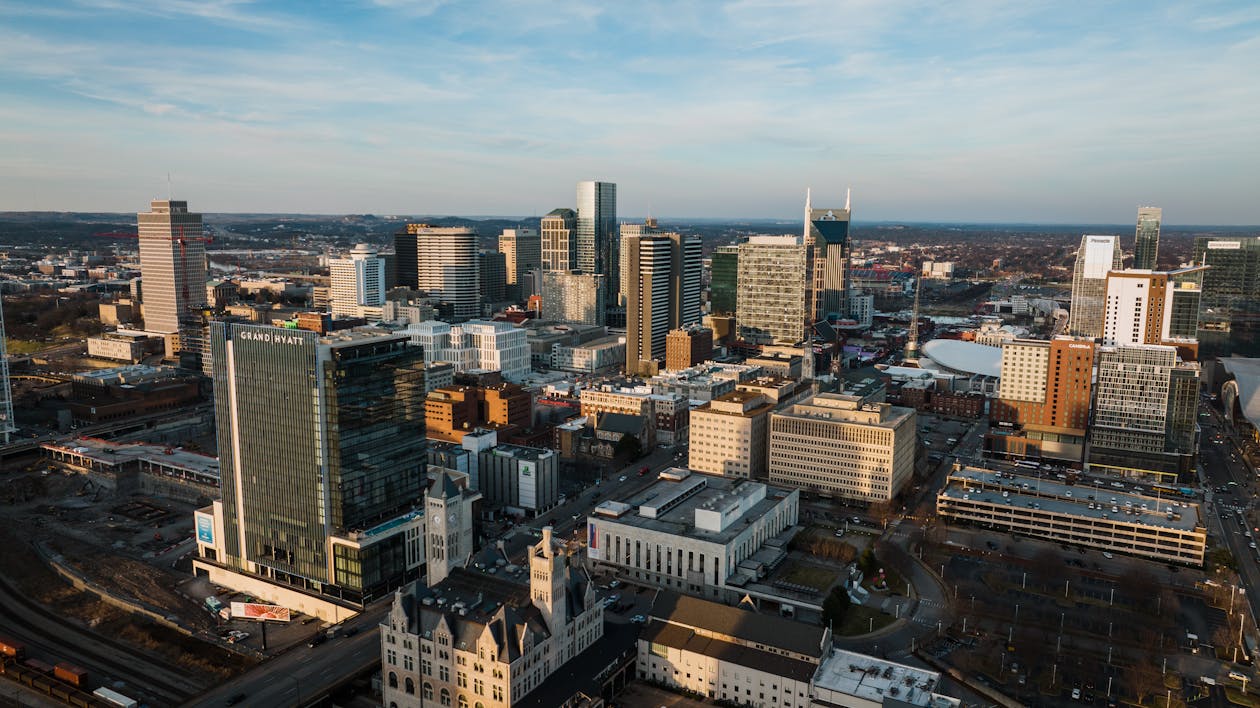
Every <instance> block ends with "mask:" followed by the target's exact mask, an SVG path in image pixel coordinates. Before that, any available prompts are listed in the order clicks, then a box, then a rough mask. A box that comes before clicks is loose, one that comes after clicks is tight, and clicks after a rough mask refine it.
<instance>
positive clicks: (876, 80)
mask: <svg viewBox="0 0 1260 708" xmlns="http://www.w3.org/2000/svg"><path fill="white" fill-rule="evenodd" d="M5 9H6V14H7V15H8V16H9V17H10V22H9V23H8V27H6V28H5V29H3V30H0V58H3V61H0V67H3V68H0V96H3V97H4V99H5V100H4V107H3V108H0V115H3V116H4V120H5V124H6V127H7V130H6V131H5V132H4V133H3V134H0V151H2V153H3V154H4V155H5V156H6V158H5V159H4V161H3V162H2V163H0V164H3V165H4V167H3V168H2V169H0V187H2V188H0V194H3V195H4V197H3V198H0V209H4V210H75V211H115V212H125V211H127V210H129V209H130V208H131V207H130V205H132V204H134V203H135V202H136V201H137V196H136V195H140V197H142V198H146V197H161V196H167V195H169V196H175V197H179V198H187V199H190V200H194V201H195V202H196V203H197V204H198V206H199V211H201V212H203V213H206V212H209V213H222V212H273V213H274V212H277V211H281V212H301V213H383V214H396V213H404V214H405V213H430V214H443V213H446V214H486V213H488V212H490V213H518V214H535V215H542V214H545V213H546V212H547V211H548V210H550V209H551V208H553V207H555V206H556V205H558V204H567V203H568V201H569V199H570V198H571V197H570V195H571V194H572V185H573V183H574V181H577V180H583V179H600V180H607V181H610V182H615V183H617V184H618V185H619V190H618V191H619V192H620V195H619V197H620V198H619V202H620V204H619V205H618V210H619V212H620V213H622V214H648V215H657V216H663V217H666V218H671V217H672V218H682V217H687V218H712V217H729V218H755V217H762V218H790V217H792V216H794V215H795V214H796V213H797V209H798V208H799V206H798V205H799V203H800V195H801V193H802V192H803V191H804V189H805V188H806V187H811V186H812V187H813V188H814V189H815V191H816V195H817V198H818V200H820V203H822V202H825V203H835V202H838V199H839V195H840V193H841V191H842V190H843V189H845V188H846V187H850V186H851V187H853V189H854V198H855V201H856V202H857V203H858V204H859V205H860V209H859V214H858V216H859V217H860V218H859V220H860V221H868V222H875V221H887V220H893V221H927V222H932V221H944V222H958V221H963V222H1010V221H1015V222H1025V223H1027V222H1047V223H1073V222H1075V223H1091V222H1095V223H1096V222H1106V223H1117V224H1121V223H1126V222H1129V221H1130V220H1131V219H1132V210H1133V208H1134V207H1136V206H1139V205H1142V204H1159V205H1161V206H1163V207H1164V209H1165V210H1166V212H1167V214H1168V215H1169V217H1170V219H1171V222H1172V223H1174V224H1222V225H1228V224H1256V223H1260V207H1257V206H1255V205H1254V202H1253V200H1250V199H1249V198H1248V195H1247V193H1246V192H1247V185H1248V184H1249V183H1250V180H1249V179H1248V178H1247V175H1249V174H1250V169H1251V167H1250V166H1251V165H1252V164H1254V163H1255V161H1256V158H1257V157H1260V139H1258V138H1257V136H1256V135H1255V134H1254V131H1252V130H1250V129H1249V127H1248V126H1249V124H1250V123H1249V116H1250V115H1252V114H1254V112H1255V110H1256V108H1257V107H1260V90H1258V89H1257V88H1256V86H1255V84H1254V82H1253V81H1251V80H1250V77H1249V76H1248V70H1247V67H1249V66H1254V65H1256V64H1260V45H1258V44H1257V43H1256V42H1255V41H1254V35H1255V30H1256V28H1257V25H1258V24H1260V11H1258V10H1257V9H1256V8H1254V7H1253V6H1250V5H1247V4H1244V3H1220V4H1214V5H1210V6H1204V5H1195V6H1194V7H1193V8H1190V7H1180V6H1176V5H1173V4H1161V5H1154V6H1150V5H1144V4H1137V3H1132V4H1124V5H1119V6H1115V5H1113V6H1108V7H1106V8H1073V9H1072V10H1071V11H1069V12H1064V11H1063V10H1062V9H1061V8H1058V7H1056V6H1053V5H1045V6H1019V7H990V6H988V5H986V4H983V3H964V4H960V5H950V6H948V7H940V8H928V9H924V8H921V7H916V6H913V5H910V4H900V3H892V4H879V5H868V4H866V3H861V2H852V3H817V4H815V3H808V2H802V3H798V4H796V5H795V6H793V7H790V8H788V11H784V10H783V8H781V7H779V6H775V5H768V4H762V3H755V2H743V3H735V4H730V5H726V6H722V7H719V8H716V9H708V8H707V6H688V5H683V6H676V5H673V4H670V5H664V4H650V5H642V6H637V7H636V8H634V9H633V10H624V9H616V10H614V9H609V8H603V7H600V6H598V5H594V4H585V3H562V4H559V5H548V6H540V5H530V6H518V5H504V6H502V7H490V8H488V7H484V6H479V7H478V8H470V7H465V6H461V5H458V4H447V3H443V2H440V1H437V0H430V1H426V2H402V1H399V0H388V1H386V0H381V1H380V2H377V3H368V4H364V5H362V6H358V7H352V8H341V7H337V8H317V9H308V8H306V7H305V6H293V5H283V4H280V5H267V6H260V5H255V4H251V3H247V2H229V1H224V2H208V3H186V2H168V3H157V2H139V3H127V4H123V3H117V2H114V1H113V0H79V1H77V2H63V3H54V4H51V5H39V6H35V5H28V4H23V3H13V4H10V3H6V4H5ZM1152 104H1154V105H1156V106H1158V108H1157V110H1152ZM173 154H178V155H179V158H178V160H176V159H173V158H172V155H173ZM426 165H427V166H429V167H428V168H426V167H425V166H426ZM168 174H169V175H170V181H169V182H168V177H167V176H168ZM487 194H497V195H501V196H500V197H498V198H495V199H492V200H487V199H486V195H487ZM733 205H737V206H733Z"/></svg>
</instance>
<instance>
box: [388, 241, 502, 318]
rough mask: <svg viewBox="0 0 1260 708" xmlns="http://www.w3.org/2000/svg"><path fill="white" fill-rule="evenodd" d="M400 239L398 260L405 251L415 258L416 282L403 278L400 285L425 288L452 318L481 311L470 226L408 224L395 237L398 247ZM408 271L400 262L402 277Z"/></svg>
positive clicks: (477, 263) (479, 282) (464, 316)
mask: <svg viewBox="0 0 1260 708" xmlns="http://www.w3.org/2000/svg"><path fill="white" fill-rule="evenodd" d="M400 241H401V242H402V250H399V251H398V256H399V260H400V261H401V260H402V258H403V256H404V253H405V254H407V255H410V254H411V253H414V254H415V257H416V261H415V263H416V265H415V273H416V277H415V283H414V284H412V283H410V282H403V281H402V280H400V281H399V285H400V286H403V287H412V288H416V289H418V290H423V291H424V292H425V293H427V294H428V295H429V296H430V298H432V299H433V300H435V301H437V303H438V309H439V311H443V313H444V314H446V315H447V316H448V317H449V318H451V319H454V320H467V319H472V318H474V317H477V316H478V315H480V314H481V268H480V261H479V260H478V258H477V232H476V231H474V230H472V229H471V228H468V227H467V226H445V227H444V226H430V225H428V224H407V228H406V230H405V233H403V234H399V238H396V239H395V241H394V242H395V247H398V244H399V242H400ZM409 272H410V267H409V266H404V265H403V264H401V263H400V264H399V266H398V274H399V277H400V278H401V277H402V276H403V275H404V274H406V273H409Z"/></svg>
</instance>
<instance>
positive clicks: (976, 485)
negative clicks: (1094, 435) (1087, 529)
mask: <svg viewBox="0 0 1260 708" xmlns="http://www.w3.org/2000/svg"><path fill="white" fill-rule="evenodd" d="M1004 493H1005V496H1004ZM964 495H965V496H967V497H968V498H970V499H972V500H979V501H985V502H989V503H992V504H1007V505H1009V506H1018V507H1025V508H1039V509H1040V510H1042V511H1049V512H1053V513H1057V514H1066V515H1071V516H1079V517H1084V518H1091V519H1106V520H1110V521H1123V522H1127V523H1133V524H1141V525H1144V526H1154V527H1159V528H1168V529H1176V530H1178V531H1193V530H1195V528H1198V527H1201V526H1202V525H1203V524H1202V522H1201V520H1200V515H1199V505H1198V504H1195V503H1194V502H1186V501H1182V500H1179V499H1168V498H1163V497H1160V496H1154V497H1152V496H1147V495H1144V494H1135V493H1132V492H1124V491H1121V490H1119V489H1116V488H1113V487H1098V486H1094V485H1090V484H1075V485H1072V484H1066V483H1064V482H1060V481H1057V480H1053V481H1052V480H1047V479H1045V478H1039V477H1029V476H1025V475H1019V474H1011V473H1004V472H996V471H993V470H984V469H979V468H975V467H965V468H963V469H960V470H955V471H953V472H951V473H950V475H949V480H948V482H947V484H946V485H945V488H944V489H942V490H941V496H945V497H950V498H953V499H962V498H963V496H964ZM1091 504H1092V505H1093V507H1094V508H1093V509H1091V508H1089V507H1090V505H1091ZM1034 505H1037V506H1036V507H1034ZM1143 507H1145V508H1143ZM1112 509H1115V511H1113V510H1112ZM1126 510H1127V511H1129V512H1130V513H1126ZM1169 512H1172V514H1174V516H1173V517H1172V518H1169Z"/></svg>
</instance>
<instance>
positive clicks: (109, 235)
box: [92, 231, 140, 239]
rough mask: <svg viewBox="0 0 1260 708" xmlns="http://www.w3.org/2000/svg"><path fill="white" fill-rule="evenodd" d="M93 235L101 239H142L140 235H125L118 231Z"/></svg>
mask: <svg viewBox="0 0 1260 708" xmlns="http://www.w3.org/2000/svg"><path fill="white" fill-rule="evenodd" d="M92 235H93V236H98V237H100V238H126V239H132V238H140V234H125V233H120V232H117V231H106V232H103V233H99V234H92Z"/></svg>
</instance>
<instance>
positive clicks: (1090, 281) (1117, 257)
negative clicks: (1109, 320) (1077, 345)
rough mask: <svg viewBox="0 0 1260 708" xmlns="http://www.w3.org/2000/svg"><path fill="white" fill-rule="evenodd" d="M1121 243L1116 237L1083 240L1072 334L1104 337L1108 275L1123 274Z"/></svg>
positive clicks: (1075, 274) (1076, 274)
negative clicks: (1114, 272)
mask: <svg viewBox="0 0 1260 708" xmlns="http://www.w3.org/2000/svg"><path fill="white" fill-rule="evenodd" d="M1120 266H1121V253H1120V239H1119V238H1117V237H1115V236H1091V235H1085V236H1082V237H1081V247H1080V249H1079V250H1078V251H1077V252H1076V267H1075V268H1074V269H1073V271H1072V306H1071V310H1070V311H1069V312H1068V334H1070V335H1072V336H1074V337H1091V338H1095V339H1096V338H1098V337H1101V336H1102V334H1103V315H1104V314H1105V312H1106V295H1107V273H1109V272H1111V271H1113V270H1120Z"/></svg>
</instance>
